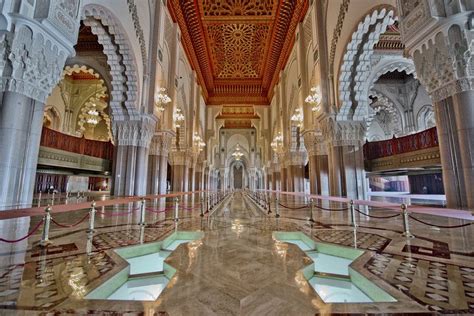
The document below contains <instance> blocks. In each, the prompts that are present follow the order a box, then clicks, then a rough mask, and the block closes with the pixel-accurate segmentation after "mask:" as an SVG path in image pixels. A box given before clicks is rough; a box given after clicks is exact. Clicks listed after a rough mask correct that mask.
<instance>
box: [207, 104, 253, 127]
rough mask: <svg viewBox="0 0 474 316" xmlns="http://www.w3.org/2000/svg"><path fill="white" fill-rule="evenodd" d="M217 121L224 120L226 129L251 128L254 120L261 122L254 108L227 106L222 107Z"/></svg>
mask: <svg viewBox="0 0 474 316" xmlns="http://www.w3.org/2000/svg"><path fill="white" fill-rule="evenodd" d="M216 119H218V120H224V128H251V127H252V120H259V119H260V116H258V114H257V113H255V109H254V107H253V106H244V105H240V106H239V105H232V106H229V105H227V106H223V107H222V110H221V112H220V113H219V115H218V116H217V117H216Z"/></svg>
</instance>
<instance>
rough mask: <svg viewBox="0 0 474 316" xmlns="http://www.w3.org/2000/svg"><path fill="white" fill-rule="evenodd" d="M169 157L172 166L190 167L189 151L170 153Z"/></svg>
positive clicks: (190, 157)
mask: <svg viewBox="0 0 474 316" xmlns="http://www.w3.org/2000/svg"><path fill="white" fill-rule="evenodd" d="M169 157H170V163H171V165H173V166H186V167H190V166H191V163H192V156H191V155H190V152H189V151H171V152H170V154H169Z"/></svg>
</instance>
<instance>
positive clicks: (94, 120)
mask: <svg viewBox="0 0 474 316" xmlns="http://www.w3.org/2000/svg"><path fill="white" fill-rule="evenodd" d="M97 90H98V89H97V84H96V85H95V92H94V97H93V98H91V100H92V102H91V107H90V109H89V110H88V111H87V112H86V114H85V120H86V123H87V124H89V125H92V126H95V125H97V124H99V122H100V116H99V111H97V109H96V107H97V103H96V101H97V100H98V99H97V95H98V94H97Z"/></svg>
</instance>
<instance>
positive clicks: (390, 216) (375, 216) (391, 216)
mask: <svg viewBox="0 0 474 316" xmlns="http://www.w3.org/2000/svg"><path fill="white" fill-rule="evenodd" d="M354 210H355V211H356V212H357V213H359V214H361V215H364V216H367V217H373V218H393V217H397V216H400V215H401V214H400V213H398V214H395V215H388V216H377V215H369V214H365V213H364V212H362V211H360V210H359V209H357V208H355V209H354Z"/></svg>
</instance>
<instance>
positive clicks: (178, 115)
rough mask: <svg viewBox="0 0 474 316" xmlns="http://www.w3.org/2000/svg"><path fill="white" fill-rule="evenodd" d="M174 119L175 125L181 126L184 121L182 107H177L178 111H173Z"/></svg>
mask: <svg viewBox="0 0 474 316" xmlns="http://www.w3.org/2000/svg"><path fill="white" fill-rule="evenodd" d="M173 121H174V126H176V127H177V128H179V127H181V125H182V123H183V122H184V114H183V111H182V110H181V108H177V109H176V111H175V112H174V113H173Z"/></svg>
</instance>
